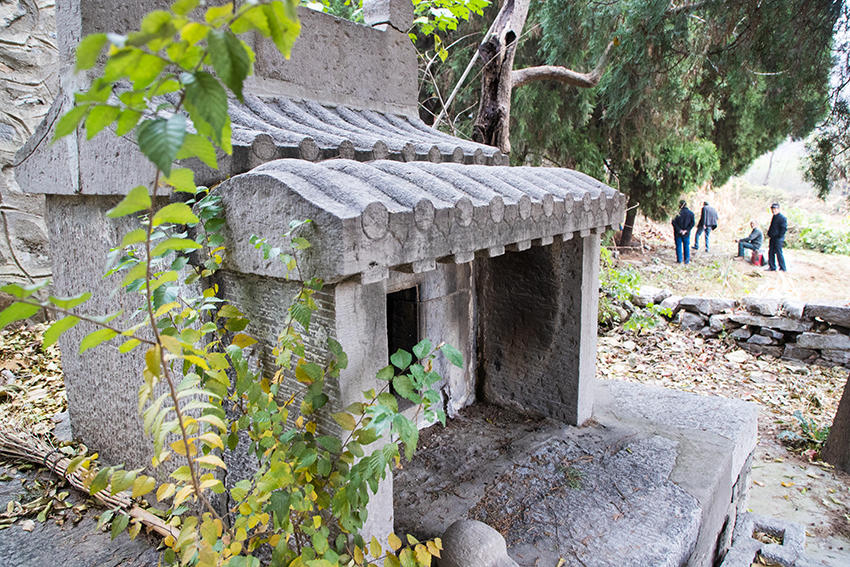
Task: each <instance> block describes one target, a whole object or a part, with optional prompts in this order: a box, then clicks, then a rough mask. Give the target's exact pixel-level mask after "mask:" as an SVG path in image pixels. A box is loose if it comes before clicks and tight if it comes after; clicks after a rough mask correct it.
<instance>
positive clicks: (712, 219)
mask: <svg viewBox="0 0 850 567" xmlns="http://www.w3.org/2000/svg"><path fill="white" fill-rule="evenodd" d="M715 228H717V209H715V208H714V207H712V206H711V205H709V204H708V201H703V203H702V211H700V214H699V223H698V224H697V234H696V236H694V250H699V236H700V234H702V232H703V231H705V251H706V252H708V235H709V234H711V231H712V230H714V229H715Z"/></svg>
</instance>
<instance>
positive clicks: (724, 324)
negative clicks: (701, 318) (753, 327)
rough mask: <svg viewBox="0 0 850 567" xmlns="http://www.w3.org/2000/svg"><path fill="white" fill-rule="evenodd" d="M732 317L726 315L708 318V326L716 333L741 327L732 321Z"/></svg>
mask: <svg viewBox="0 0 850 567" xmlns="http://www.w3.org/2000/svg"><path fill="white" fill-rule="evenodd" d="M730 317H731V315H729V314H726V313H722V314H719V315H712V316H711V317H709V318H708V324H709V326H710V327H711V330H713V331H716V332H720V331H731V330H733V329H737V328H738V327H740V326H741V325H740V324H739V323H736V322H735V321H732V320H731V319H730Z"/></svg>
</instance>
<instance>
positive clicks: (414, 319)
mask: <svg viewBox="0 0 850 567" xmlns="http://www.w3.org/2000/svg"><path fill="white" fill-rule="evenodd" d="M418 342H419V286H415V287H411V288H407V289H403V290H401V291H397V292H395V293H388V294H387V350H388V352H389V355H390V356H392V355H393V354H395V352H396V351H397V350H398V349H402V350H406V351H407V352H409V353H411V354H413V346H414V345H415V344H416V343H418ZM387 363H389V361H387ZM393 393H395V392H393ZM411 403H412V402H409V401H408V400H404V399H400V400H399V407H405V406H409V405H411Z"/></svg>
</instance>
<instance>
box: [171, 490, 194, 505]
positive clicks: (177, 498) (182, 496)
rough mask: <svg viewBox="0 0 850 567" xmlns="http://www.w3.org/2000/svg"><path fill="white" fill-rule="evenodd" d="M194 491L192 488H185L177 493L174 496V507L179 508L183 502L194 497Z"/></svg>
mask: <svg viewBox="0 0 850 567" xmlns="http://www.w3.org/2000/svg"><path fill="white" fill-rule="evenodd" d="M192 492H194V489H193V488H192V487H191V486H184V487H183V488H181V489H180V490H178V491H177V494H175V495H174V505H175V506H179V505H180V504H182V503H183V502H185V501H186V499H187V498H189V496H191V495H192Z"/></svg>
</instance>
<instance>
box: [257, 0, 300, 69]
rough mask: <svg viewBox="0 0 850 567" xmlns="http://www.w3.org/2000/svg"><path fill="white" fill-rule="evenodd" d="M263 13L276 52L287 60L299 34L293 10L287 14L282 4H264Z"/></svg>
mask: <svg viewBox="0 0 850 567" xmlns="http://www.w3.org/2000/svg"><path fill="white" fill-rule="evenodd" d="M263 11H265V13H266V19H267V20H268V23H269V32H270V34H271V38H272V41H273V42H274V44H275V46H277V49H278V51H280V52H281V54H283V56H284V57H286V58H287V59H289V55H290V54H291V53H292V46H293V45H295V40H296V39H297V38H298V34H299V33H301V24H300V23H299V22H298V15H297V13H296V12H295V11H294V10H291V12H290V13H287V10H286V7H285V6H284V3H283V2H272V3H271V4H266V5H264V6H263Z"/></svg>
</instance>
